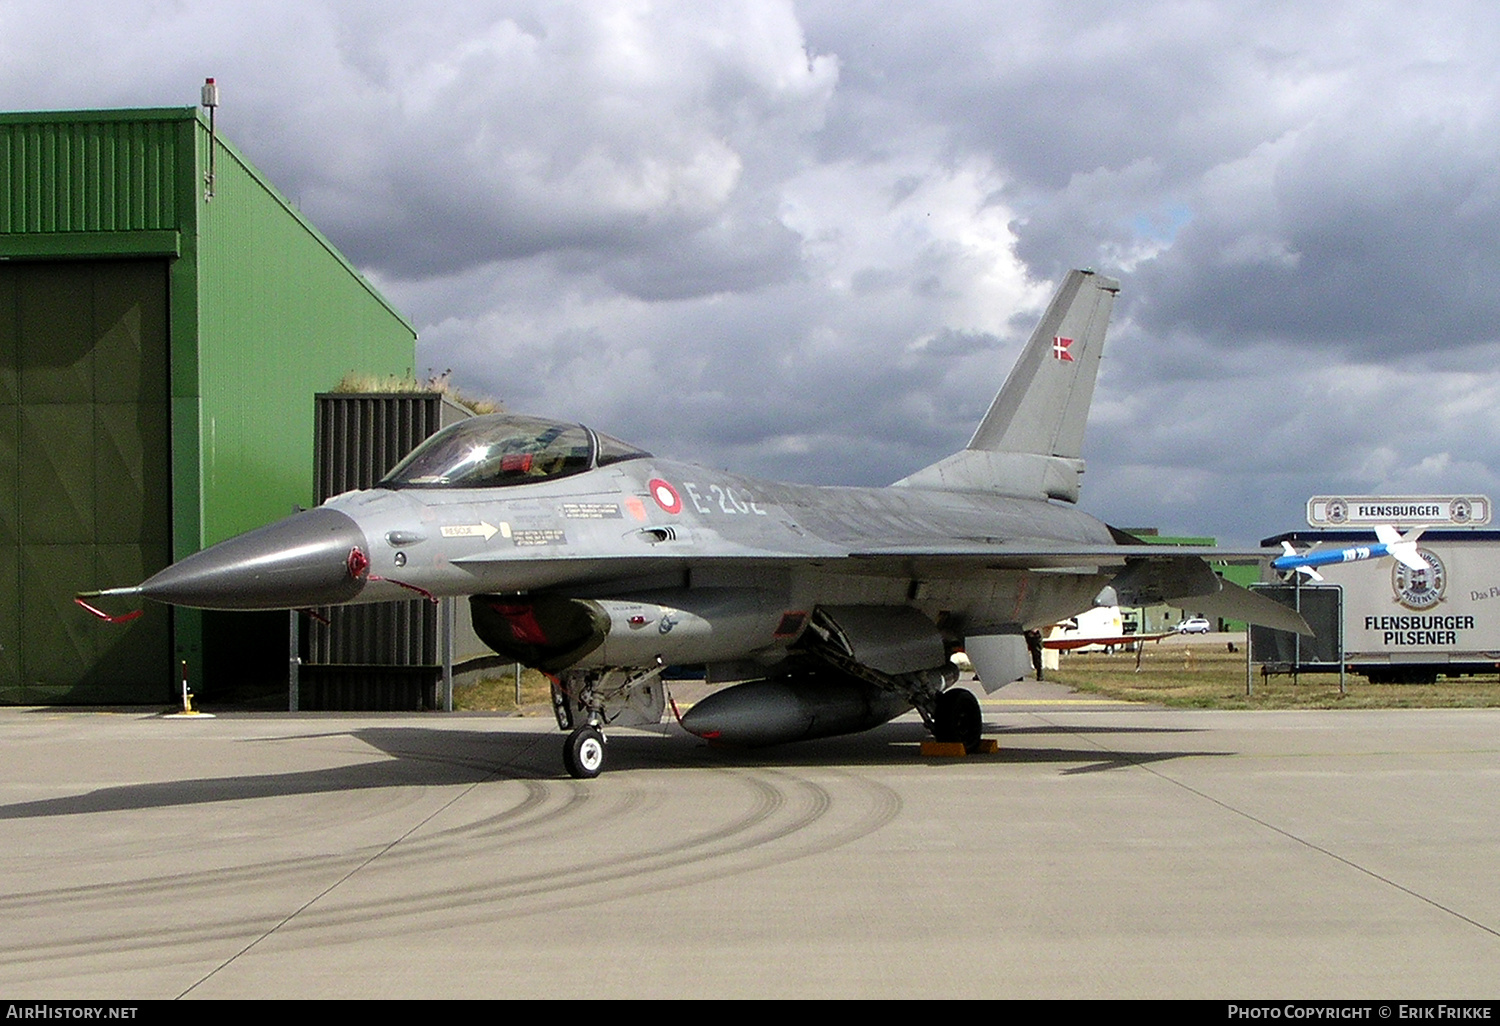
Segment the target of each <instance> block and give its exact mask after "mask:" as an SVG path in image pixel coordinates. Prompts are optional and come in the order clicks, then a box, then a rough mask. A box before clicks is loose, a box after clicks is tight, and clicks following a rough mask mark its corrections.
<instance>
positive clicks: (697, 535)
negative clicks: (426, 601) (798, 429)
mask: <svg viewBox="0 0 1500 1026" xmlns="http://www.w3.org/2000/svg"><path fill="white" fill-rule="evenodd" d="M1118 291H1119V284H1118V283H1117V282H1115V281H1113V280H1111V279H1109V278H1106V277H1103V276H1101V275H1099V274H1095V273H1093V272H1090V271H1072V272H1070V273H1069V274H1068V275H1067V276H1066V278H1065V279H1064V281H1063V282H1062V285H1061V287H1060V288H1059V290H1058V292H1057V294H1056V296H1055V297H1054V298H1053V300H1052V302H1051V304H1050V306H1049V307H1048V308H1047V311H1046V313H1045V315H1044V316H1043V317H1042V320H1041V323H1040V324H1039V325H1038V327H1037V329H1036V331H1035V333H1034V334H1033V335H1032V337H1031V340H1030V341H1029V343H1028V344H1027V346H1026V347H1025V349H1024V350H1023V351H1022V353H1021V356H1020V358H1019V360H1018V362H1017V364H1016V366H1015V367H1014V369H1013V370H1012V371H1011V373H1010V376H1009V377H1008V378H1007V380H1006V382H1005V384H1004V386H1003V387H1002V388H1001V390H1000V392H999V394H998V395H997V396H996V398H995V400H994V402H993V404H992V405H991V406H990V409H989V412H988V413H987V414H986V415H985V417H984V419H983V420H982V421H981V422H980V424H979V427H978V429H977V430H976V431H975V432H974V437H973V438H972V439H971V440H970V442H969V444H968V446H967V447H965V448H964V449H963V450H961V451H959V452H957V453H954V454H953V455H951V456H949V457H947V458H946V459H943V460H940V461H939V462H937V463H935V464H933V465H931V466H929V467H926V468H924V469H921V470H918V471H917V472H915V473H913V474H910V475H908V476H907V477H904V478H902V479H901V480H899V481H897V482H895V483H894V484H892V485H890V486H888V487H885V488H852V487H814V486H808V485H791V484H776V483H771V482H766V481H759V480H754V479H752V478H748V477H740V476H736V475H734V474H728V473H721V472H718V471H715V470H709V469H705V468H704V467H701V466H696V465H693V464H688V463H679V462H676V461H673V460H667V459H660V458H658V457H655V456H653V455H651V454H650V453H648V452H645V451H644V450H642V449H639V448H636V447H635V446H633V445H630V444H627V443H625V442H622V441H620V440H618V439H616V438H612V437H610V436H609V435H605V434H601V433H599V432H596V431H594V430H593V429H591V428H589V427H585V426H583V425H580V424H571V423H563V422H559V421H555V420H547V419H543V418H539V417H530V416H516V415H511V414H494V415H490V416H482V417H474V418H472V419H470V420H467V421H464V422H462V423H460V424H456V425H454V426H451V427H449V428H447V429H445V430H443V431H441V432H439V433H438V434H436V435H434V436H432V437H431V438H429V439H428V440H427V441H426V442H424V443H422V444H421V445H419V446H418V447H417V448H416V449H415V450H413V451H412V453H411V454H410V455H409V456H407V457H406V458H405V459H404V460H402V461H401V463H400V464H398V465H397V466H396V467H395V468H394V469H393V470H392V471H391V472H390V473H389V474H388V475H387V476H386V477H385V478H384V479H383V480H382V481H381V482H380V483H379V484H378V485H377V486H376V487H375V488H373V489H370V490H368V491H357V492H350V493H347V494H344V495H339V496H336V497H334V498H332V499H329V500H328V501H327V502H326V503H324V504H323V505H322V506H320V507H318V508H317V509H313V510H308V511H306V512H302V513H298V514H296V515H295V516H292V517H290V518H289V519H286V520H283V521H281V522H279V523H276V524H272V525H270V526H267V527H263V528H261V529H259V530H255V531H251V532H250V533H248V534H245V535H241V536H239V537H237V538H232V539H229V540H228V541H225V542H222V543H220V544H218V545H215V546H212V547H211V548H208V549H205V550H203V551H201V552H198V553H196V554H194V555H191V556H189V557H187V558H186V559H183V560H181V561H180V562H178V563H176V564H174V565H173V566H170V567H168V568H166V569H165V570H162V571H161V572H160V573H158V574H156V575H155V576H153V577H151V578H150V579H149V580H147V581H146V582H145V583H143V584H141V585H139V586H138V587H135V588H128V589H119V590H116V591H113V592H110V593H102V594H112V595H131V596H144V597H145V598H147V599H153V600H156V601H160V602H168V603H174V604H178V605H184V606H196V607H199V608H204V609H261V610H266V609H289V608H305V607H318V606H325V605H333V604H342V603H363V602H382V601H388V600H393V599H403V598H410V597H411V596H412V594H413V593H418V594H421V595H424V596H428V597H432V598H436V597H438V596H466V597H468V599H469V604H470V610H471V613H472V616H473V623H474V627H475V630H476V632H477V633H478V635H479V637H480V638H481V639H482V640H483V641H484V642H485V643H486V644H487V645H489V646H490V647H491V648H493V649H494V650H495V651H496V652H497V653H499V654H500V655H501V656H503V657H505V658H506V659H508V660H511V659H513V660H516V661H518V662H520V663H523V664H525V665H526V666H530V667H535V668H537V669H539V670H541V671H543V672H545V673H547V674H549V675H550V676H551V677H552V678H553V680H554V681H555V684H554V686H553V702H554V706H555V711H556V714H557V722H558V725H559V727H560V728H561V729H563V730H564V731H568V732H569V733H568V736H567V741H566V744H565V745H564V757H563V762H564V765H565V767H566V769H567V771H568V772H569V773H571V774H572V775H573V776H575V777H585V778H586V777H593V776H597V775H598V774H599V772H600V770H601V769H602V768H603V767H604V764H605V759H606V750H607V746H606V743H605V736H606V735H605V731H606V730H607V729H609V728H611V727H614V726H631V725H640V724H646V723H658V722H660V720H661V718H662V715H663V710H664V688H663V683H662V679H661V678H662V673H663V671H664V670H666V669H667V668H668V667H672V666H684V665H689V666H701V667H704V668H705V672H706V677H707V679H708V680H709V681H710V682H714V683H721V682H725V683H728V682H732V683H733V684H734V686H732V687H728V688H726V689H723V690H720V691H717V692H715V693H713V694H711V695H710V696H709V697H707V698H705V699H704V700H703V701H701V702H699V703H697V704H696V705H695V706H694V707H693V708H692V709H691V710H690V711H689V712H688V713H687V714H686V715H685V716H683V717H682V725H683V726H684V727H685V728H686V729H687V730H689V731H692V732H693V733H695V734H698V735H700V736H702V737H704V738H708V739H710V740H712V741H716V742H719V743H722V744H731V745H767V744H777V743H782V742H789V741H796V740H800V739H805V738H817V737H825V736H829V735H834V734H842V733H851V732H855V731H861V730H866V729H869V728H872V727H875V726H878V725H880V724H882V723H885V722H887V721H889V720H891V719H893V718H894V717H896V716H898V715H901V714H902V713H904V712H906V711H908V710H910V709H915V710H916V711H917V712H918V713H920V715H921V717H922V720H923V721H924V722H925V724H926V725H927V727H928V728H929V729H930V730H931V731H932V732H933V734H934V735H936V737H937V738H938V739H940V740H948V741H954V742H962V743H964V744H965V745H966V746H968V747H969V748H971V749H973V748H975V747H977V746H978V745H979V743H980V740H981V739H980V733H981V730H982V728H983V723H982V719H981V714H980V708H979V702H978V699H977V698H976V697H975V696H974V694H973V693H972V692H971V691H969V690H967V689H965V688H962V687H954V686H953V685H954V684H955V683H956V678H957V671H956V670H955V669H954V666H953V664H952V663H951V662H950V661H949V656H950V655H951V654H952V653H953V652H954V651H956V650H957V649H959V648H963V649H964V650H965V651H967V653H968V655H969V658H970V659H971V660H972V662H973V664H974V666H975V668H976V670H977V671H978V674H979V677H980V680H981V681H982V682H983V686H984V687H985V688H986V689H989V690H993V689H994V688H996V687H998V686H1000V685H1003V684H1006V683H1008V682H1010V681H1013V680H1016V679H1018V678H1019V677H1020V676H1022V675H1023V674H1024V673H1025V672H1026V671H1027V670H1028V669H1029V668H1030V665H1031V659H1030V651H1029V649H1028V645H1027V641H1026V637H1025V632H1027V631H1033V630H1036V629H1038V628H1041V627H1043V626H1045V625H1047V624H1052V623H1056V622H1057V621H1059V620H1062V619H1064V618H1066V617H1068V616H1071V615H1073V614H1075V613H1078V612H1080V611H1082V610H1085V609H1088V608H1090V607H1091V606H1092V605H1093V602H1094V598H1095V596H1096V595H1098V594H1099V593H1100V591H1101V590H1102V589H1103V588H1105V587H1106V586H1109V587H1112V588H1113V589H1114V591H1115V594H1116V595H1118V596H1119V601H1122V602H1126V603H1130V604H1145V603H1150V602H1158V601H1167V602H1174V603H1176V604H1181V601H1182V600H1185V599H1189V598H1190V599H1191V600H1192V603H1191V604H1192V606H1193V608H1195V609H1198V610H1202V611H1205V612H1210V613H1212V614H1213V615H1220V616H1228V617H1233V618H1235V619H1244V620H1252V621H1255V622H1258V623H1265V624H1268V625H1270V626H1274V627H1279V628H1281V629H1285V630H1293V631H1299V632H1303V633H1307V632H1308V631H1307V626H1306V624H1305V623H1304V622H1303V621H1302V619H1301V617H1299V616H1298V615H1297V614H1296V613H1295V612H1293V611H1291V610H1290V609H1287V608H1286V607H1284V606H1281V605H1277V604H1276V603H1273V602H1271V601H1270V600H1269V599H1265V598H1263V597H1261V596H1258V595H1254V594H1252V593H1250V592H1248V591H1245V590H1244V589H1241V588H1238V587H1236V586H1235V585H1233V584H1229V583H1226V582H1223V581H1221V580H1220V578H1219V577H1218V576H1216V575H1215V574H1214V572H1213V571H1212V570H1211V569H1210V567H1209V565H1208V564H1207V563H1206V562H1205V561H1204V559H1203V557H1204V556H1205V555H1207V556H1223V555H1225V553H1223V552H1222V551H1220V550H1205V549H1202V548H1173V547H1168V546H1155V545H1143V544H1141V543H1140V542H1139V541H1138V540H1137V539H1135V538H1131V537H1130V536H1128V535H1126V534H1124V533H1122V532H1120V531H1117V530H1114V529H1112V528H1110V527H1108V526H1106V525H1105V524H1103V523H1101V522H1100V521H1098V520H1096V519H1094V518H1093V517H1090V516H1088V515H1086V514H1085V513H1083V512H1081V511H1079V510H1077V509H1075V508H1074V503H1076V502H1077V500H1078V495H1079V478H1080V476H1081V475H1082V474H1083V470H1084V464H1083V460H1082V459H1081V452H1082V446H1083V435H1084V426H1085V423H1086V421H1087V419H1088V410H1089V404H1090V401H1091V399H1092V396H1093V391H1094V382H1095V378H1096V376H1097V373H1098V369H1099V361H1100V356H1101V354H1102V350H1103V344H1104V335H1105V327H1106V324H1107V322H1108V320H1109V315H1110V310H1111V307H1112V304H1113V302H1114V299H1115V296H1116V293H1117V292H1118ZM1233 554H1234V555H1241V556H1243V555H1249V556H1251V557H1259V556H1262V555H1265V553H1262V552H1261V551H1260V550H1251V551H1250V552H1249V553H1244V552H1235V553H1233Z"/></svg>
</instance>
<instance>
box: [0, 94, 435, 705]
mask: <svg viewBox="0 0 1500 1026" xmlns="http://www.w3.org/2000/svg"><path fill="white" fill-rule="evenodd" d="M415 344H416V332H415V330H414V329H413V328H412V325H411V324H410V322H408V321H407V320H406V319H405V318H404V317H403V316H402V315H401V314H400V313H398V312H397V311H396V310H395V309H394V308H393V307H392V306H391V305H390V303H389V302H387V301H386V300H385V299H384V298H383V297H382V296H381V295H380V294H379V293H378V292H377V291H376V290H375V289H374V288H373V287H372V286H371V285H370V283H369V282H367V281H366V280H365V279H364V278H363V277H362V276H361V275H360V274H359V272H358V271H356V270H355V269H354V268H353V267H352V266H351V265H350V264H349V262H348V261H347V260H346V259H345V258H344V257H343V256H342V255H341V254H340V253H339V252H338V251H337V250H336V249H334V247H333V246H332V245H331V244H330V243H329V242H328V240H327V239H325V238H324V237H323V236H322V235H321V234H319V233H318V231H317V230H316V229H315V228H313V226H312V225H310V224H309V223H308V222H307V221H306V220H305V219H304V218H303V217H302V216H301V215H300V214H299V213H298V212H297V211H296V209H294V208H293V206H292V205H291V204H290V203H289V202H288V201H287V200H286V199H285V198H284V197H283V196H281V194H280V193H278V192H277V191H276V190H275V188H273V187H272V186H271V184H270V183H269V182H268V181H266V179H265V178H264V177H263V176H262V175H261V174H260V173H259V172H258V171H257V170H256V169H255V168H254V167H252V166H251V165H250V163H249V162H248V161H246V160H245V158H244V157H243V156H241V155H240V154H239V153H237V152H236V151H235V150H234V149H233V148H232V147H231V146H229V145H228V144H227V143H226V142H225V141H224V140H223V139H222V138H218V137H217V136H216V135H215V134H214V133H213V132H211V129H210V122H209V121H208V120H206V119H205V117H204V116H203V115H202V114H201V113H200V112H199V111H198V109H197V108H193V107H180V108H167V109H145V110H108V111H70V112H49V113H0V703H10V704H16V703H20V704H47V703H81V704H127V703H139V702H155V703H159V702H162V701H165V700H167V699H168V698H170V697H171V695H172V694H173V692H174V682H175V681H176V680H177V677H178V667H179V666H181V664H182V663H184V662H185V663H186V664H187V667H188V672H189V674H190V677H191V678H192V679H194V681H195V683H196V681H197V680H198V679H200V675H201V674H202V673H203V672H204V666H205V663H207V665H208V666H209V668H210V672H212V668H213V666H214V665H215V662H216V660H217V661H222V662H225V663H228V662H233V661H239V660H243V659H244V658H246V657H247V655H248V654H249V653H248V651H247V649H248V647H249V646H254V647H256V648H259V647H260V640H257V639H258V638H260V637H261V636H262V635H265V630H264V627H265V624H264V622H260V628H259V629H257V628H256V626H255V625H256V622H255V621H251V620H246V619H243V618H236V617H235V616H234V615H233V614H204V613H199V612H196V611H192V610H181V609H178V610H173V609H168V608H165V607H161V606H154V605H151V604H148V605H147V607H146V609H145V611H144V614H143V615H142V616H140V617H139V618H138V619H135V620H133V621H130V622H129V623H122V624H105V623H103V622H101V621H99V620H97V619H95V618H94V617H92V616H90V615H89V614H88V613H87V612H85V611H84V610H83V609H81V608H79V607H78V606H76V605H74V603H73V596H74V594H75V593H76V592H79V591H87V590H92V589H97V588H106V587H114V586H119V585H126V584H134V583H137V582H139V581H140V580H142V579H144V578H145V577H146V576H147V575H149V574H151V573H153V572H155V571H156V570H158V569H160V568H161V567H163V566H166V565H167V564H168V563H170V562H172V561H173V560H175V559H180V558H182V557H183V556H186V555H188V554H189V553H192V552H195V551H197V550H198V549H200V548H203V547H204V546H206V545H211V544H213V543H214V542H217V541H220V540H222V539H224V538H227V537H230V536H231V535H234V534H237V533H239V532H242V531H245V530H248V529H250V528H253V527H256V526H259V525H261V524H264V523H268V522H270V521H272V520H275V519H278V518H280V517H283V516H285V515H287V514H288V513H290V512H291V511H292V509H293V506H294V505H303V506H307V505H311V504H312V502H313V489H314V474H313V433H314V431H313V421H314V404H313V396H314V393H317V392H321V391H327V390H329V389H331V388H332V387H333V386H334V385H335V384H336V383H337V382H338V381H339V379H340V378H341V377H343V376H344V375H345V374H346V373H348V372H350V371H357V372H360V373H364V374H374V375H395V376H408V375H410V373H411V371H412V368H413V366H414V357H415ZM114 611H115V612H121V610H114ZM285 622H286V621H285V617H284V616H281V617H280V619H279V620H278V621H276V623H277V624H278V625H279V627H280V630H281V635H280V640H279V641H278V640H277V638H276V635H275V634H274V633H273V634H271V635H269V638H268V639H263V640H268V641H269V643H270V644H272V645H279V646H280V647H279V650H277V651H273V653H272V656H273V657H274V658H277V659H279V660H280V662H281V665H282V667H283V669H284V667H285V659H286V654H285V653H286V649H285V644H286V642H285ZM257 657H260V658H264V656H263V655H258V656H257Z"/></svg>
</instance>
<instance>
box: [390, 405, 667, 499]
mask: <svg viewBox="0 0 1500 1026" xmlns="http://www.w3.org/2000/svg"><path fill="white" fill-rule="evenodd" d="M650 455H651V454H650V453H649V452H645V451H644V450H641V449H637V448H636V447H635V446H633V445H627V444H626V443H624V442H622V441H620V440H619V439H617V438H611V437H610V436H609V435H601V434H598V433H597V432H595V431H592V430H590V429H589V428H586V427H584V426H583V425H582V424H568V423H565V422H563V421H556V420H546V419H544V418H542V417H523V416H517V415H515V414H509V413H492V414H489V415H487V416H483V417H471V418H469V419H468V420H465V421H461V422H459V423H457V424H453V425H451V426H449V427H446V428H444V429H443V430H442V431H439V432H438V433H437V434H435V435H433V436H432V437H431V438H429V439H427V441H425V442H423V443H422V444H421V445H419V446H417V447H416V448H415V449H413V450H412V451H411V454H410V455H408V456H407V457H406V459H404V460H402V461H401V462H400V463H398V464H396V466H395V469H393V470H392V471H391V472H390V473H389V474H387V475H386V476H385V477H384V478H383V479H381V481H380V483H379V485H377V486H376V487H379V488H503V487H506V486H508V485H520V484H530V483H533V482H536V481H544V480H547V479H549V478H556V477H567V476H568V475H569V474H581V473H583V472H584V471H586V470H593V469H594V468H595V467H603V466H607V465H609V464H611V463H619V462H621V461H622V460H633V459H640V458H642V457H647V456H650Z"/></svg>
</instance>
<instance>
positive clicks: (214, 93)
mask: <svg viewBox="0 0 1500 1026" xmlns="http://www.w3.org/2000/svg"><path fill="white" fill-rule="evenodd" d="M200 102H201V103H202V104H203V106H205V107H207V108H208V170H207V171H206V172H204V174H203V199H204V201H205V202H206V201H208V200H211V199H213V198H214V156H215V153H216V151H217V150H218V148H219V147H218V141H217V140H218V136H217V135H216V134H215V132H214V110H215V108H217V107H218V106H219V86H218V84H217V83H216V82H214V80H213V79H211V78H205V79H204V80H203V98H202V100H201V101H200Z"/></svg>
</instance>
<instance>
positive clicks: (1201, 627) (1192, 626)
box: [1176, 616, 1214, 634]
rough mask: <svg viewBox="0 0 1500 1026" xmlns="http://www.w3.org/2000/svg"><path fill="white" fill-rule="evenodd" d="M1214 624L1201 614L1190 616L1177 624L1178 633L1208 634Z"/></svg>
mask: <svg viewBox="0 0 1500 1026" xmlns="http://www.w3.org/2000/svg"><path fill="white" fill-rule="evenodd" d="M1213 629H1214V625H1213V624H1211V623H1209V622H1208V621H1207V620H1205V619H1204V618H1203V617H1201V616H1190V617H1188V618H1187V619H1186V620H1184V621H1182V622H1181V623H1179V624H1178V625H1177V628H1176V630H1177V633H1178V634H1207V633H1208V632H1209V631H1211V630H1213Z"/></svg>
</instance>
